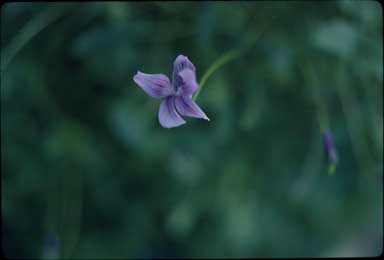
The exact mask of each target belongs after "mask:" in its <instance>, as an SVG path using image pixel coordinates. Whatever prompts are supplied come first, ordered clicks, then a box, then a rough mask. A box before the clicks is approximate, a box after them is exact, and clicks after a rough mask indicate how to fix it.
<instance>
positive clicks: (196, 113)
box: [175, 96, 209, 121]
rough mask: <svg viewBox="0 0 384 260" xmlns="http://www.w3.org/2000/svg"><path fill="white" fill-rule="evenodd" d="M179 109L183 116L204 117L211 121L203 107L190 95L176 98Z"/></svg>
mask: <svg viewBox="0 0 384 260" xmlns="http://www.w3.org/2000/svg"><path fill="white" fill-rule="evenodd" d="M175 105H176V109H177V111H178V112H179V113H180V114H181V115H183V116H191V117H196V118H202V119H205V120H208V121H209V118H208V117H207V115H206V114H205V113H204V112H203V110H201V108H200V107H199V106H198V105H197V104H196V103H195V101H193V100H192V98H191V97H190V96H179V97H176V98H175Z"/></svg>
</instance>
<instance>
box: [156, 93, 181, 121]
mask: <svg viewBox="0 0 384 260" xmlns="http://www.w3.org/2000/svg"><path fill="white" fill-rule="evenodd" d="M159 122H160V124H161V125H162V126H163V127H165V128H171V127H176V126H180V125H183V124H185V123H186V122H185V121H184V119H183V118H181V116H180V115H179V114H178V113H177V111H176V109H175V97H174V96H171V97H167V98H166V99H164V100H163V101H162V102H161V104H160V109H159Z"/></svg>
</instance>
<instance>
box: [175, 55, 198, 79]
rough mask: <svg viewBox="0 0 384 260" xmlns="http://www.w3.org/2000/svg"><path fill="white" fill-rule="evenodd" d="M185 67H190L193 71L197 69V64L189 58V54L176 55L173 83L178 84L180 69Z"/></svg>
mask: <svg viewBox="0 0 384 260" xmlns="http://www.w3.org/2000/svg"><path fill="white" fill-rule="evenodd" d="M184 69H190V70H192V71H196V68H195V66H194V65H193V64H192V62H191V61H190V60H189V59H188V57H187V56H184V55H179V56H177V57H176V59H175V61H174V63H173V75H172V83H173V84H174V85H175V84H177V79H176V78H177V77H178V74H179V72H180V71H182V70H184Z"/></svg>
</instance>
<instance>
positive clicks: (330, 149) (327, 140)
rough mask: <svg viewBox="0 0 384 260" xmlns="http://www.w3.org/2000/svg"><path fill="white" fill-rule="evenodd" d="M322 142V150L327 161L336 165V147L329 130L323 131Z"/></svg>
mask: <svg viewBox="0 0 384 260" xmlns="http://www.w3.org/2000/svg"><path fill="white" fill-rule="evenodd" d="M323 140H324V148H325V151H326V152H327V154H328V159H329V161H330V163H332V164H334V165H336V164H337V162H338V160H339V158H338V156H337V151H336V147H335V145H334V143H333V137H332V132H331V130H330V129H329V128H326V129H324V131H323Z"/></svg>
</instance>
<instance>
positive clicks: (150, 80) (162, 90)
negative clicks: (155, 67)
mask: <svg viewBox="0 0 384 260" xmlns="http://www.w3.org/2000/svg"><path fill="white" fill-rule="evenodd" d="M133 80H134V81H135V82H136V84H137V85H139V86H140V87H141V88H142V89H143V90H144V91H145V93H147V94H148V95H149V96H151V97H154V98H164V97H167V96H170V95H172V94H173V93H174V89H173V87H172V85H171V82H170V81H169V79H168V77H167V76H165V75H163V74H146V73H142V72H140V71H138V72H137V73H136V75H135V76H134V77H133Z"/></svg>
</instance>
